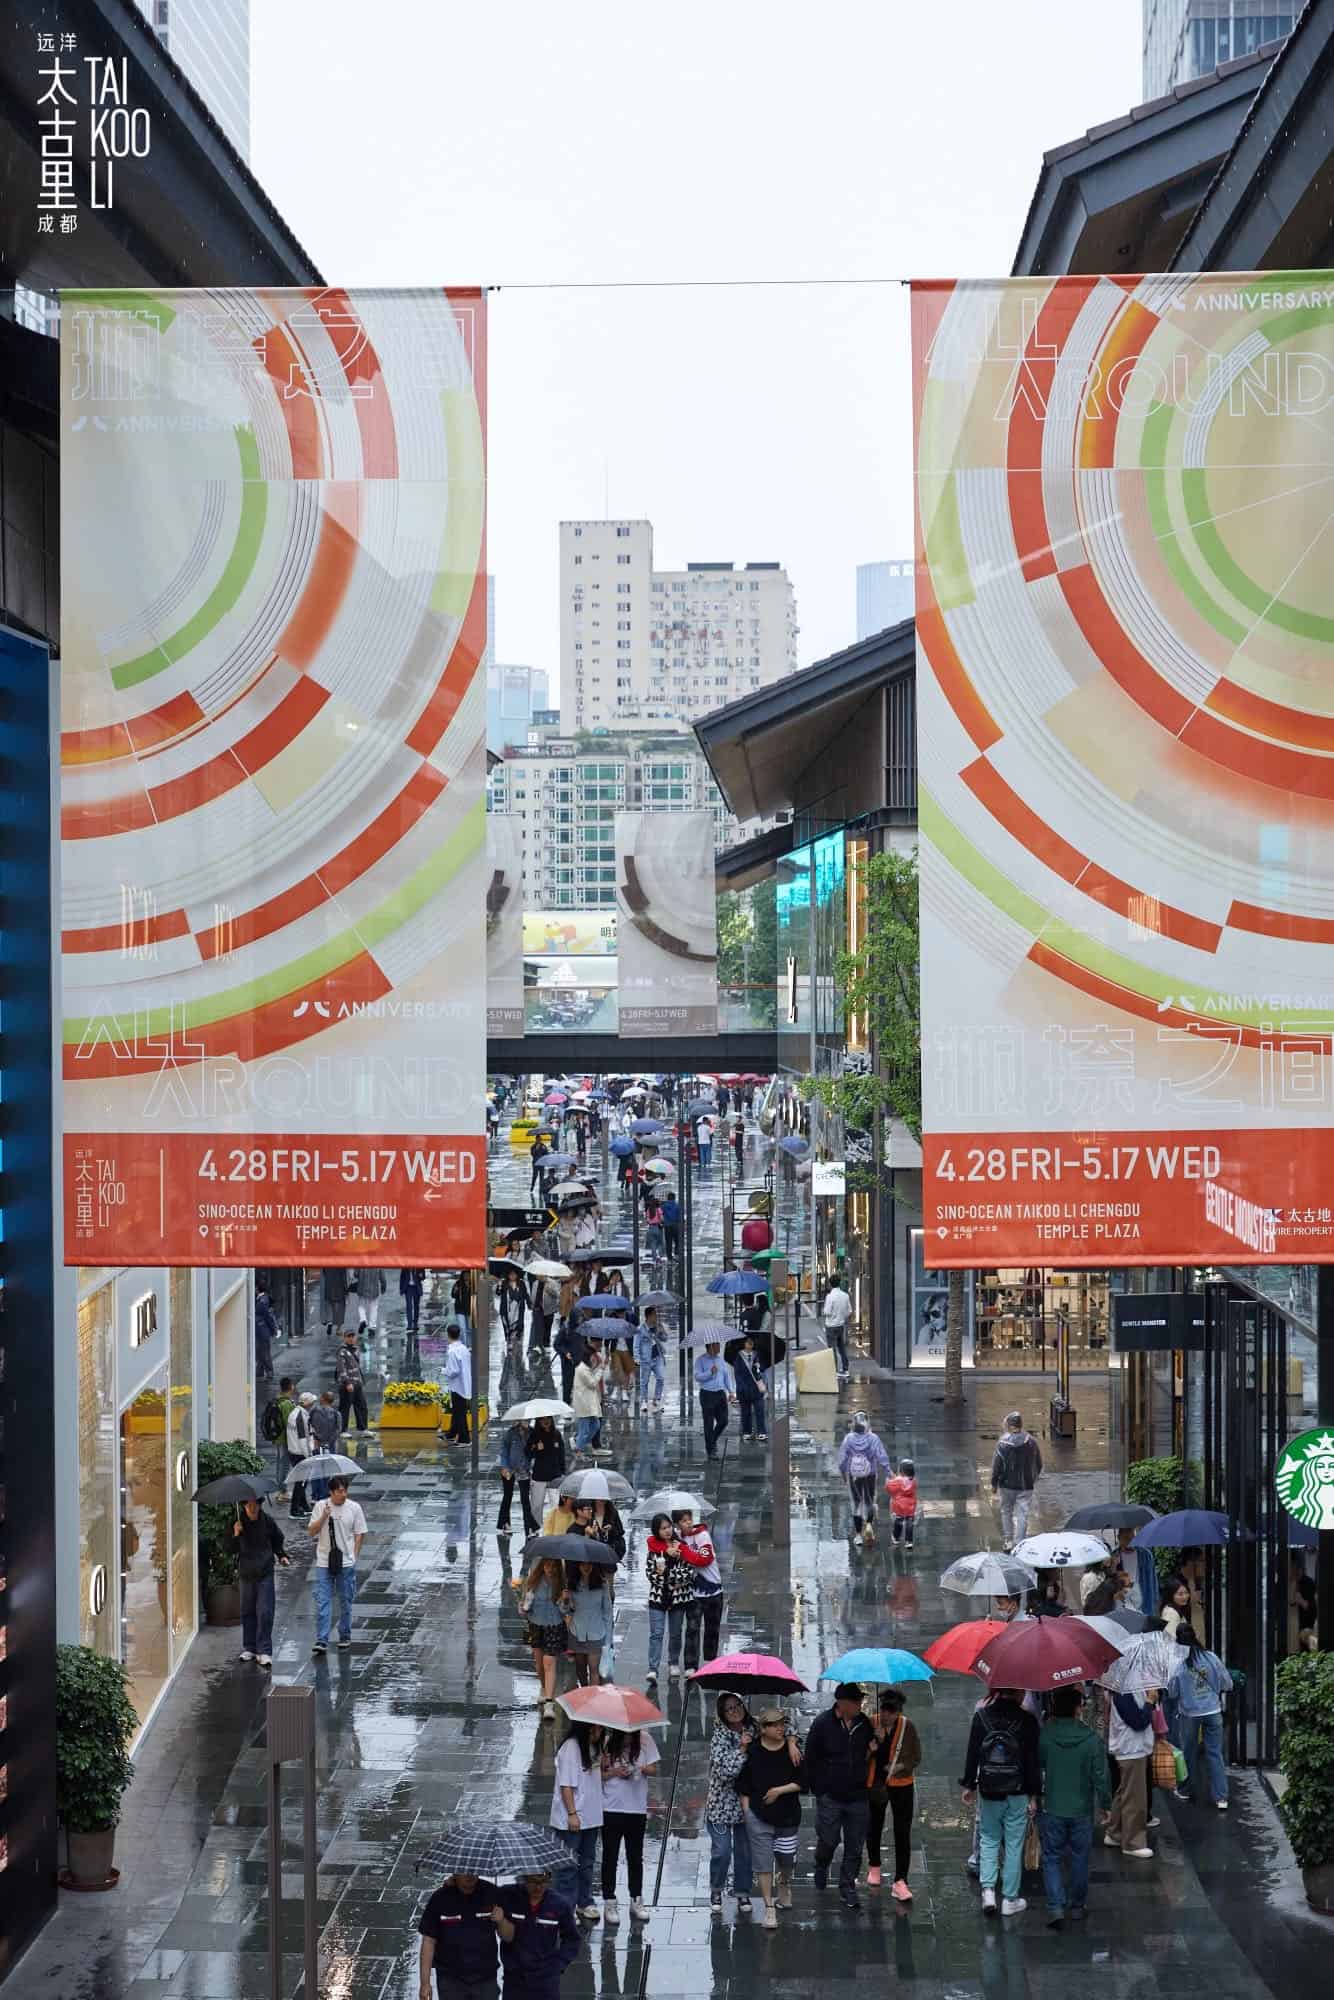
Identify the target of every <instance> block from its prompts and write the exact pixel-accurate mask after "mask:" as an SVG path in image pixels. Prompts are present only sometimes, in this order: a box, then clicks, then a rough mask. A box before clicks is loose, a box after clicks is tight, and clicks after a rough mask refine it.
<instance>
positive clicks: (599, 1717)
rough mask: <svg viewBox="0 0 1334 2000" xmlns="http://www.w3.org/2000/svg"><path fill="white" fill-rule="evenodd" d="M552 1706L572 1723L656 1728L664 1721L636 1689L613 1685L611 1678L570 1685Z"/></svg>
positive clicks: (628, 1727) (660, 1712) (608, 1727)
mask: <svg viewBox="0 0 1334 2000" xmlns="http://www.w3.org/2000/svg"><path fill="white" fill-rule="evenodd" d="M556 1706H557V1707H558V1708H563V1709H564V1710H565V1713H566V1714H567V1715H568V1716H569V1718H570V1720H571V1721H572V1722H600V1723H601V1724H602V1727H603V1728H604V1729H656V1728H657V1727H658V1726H659V1724H665V1723H666V1721H667V1717H666V1716H665V1715H664V1714H663V1712H662V1710H661V1709H660V1708H655V1707H654V1706H653V1703H652V1702H651V1701H649V1700H647V1699H646V1697H645V1696H644V1695H642V1694H641V1693H640V1692H639V1689H638V1688H630V1687H617V1685H616V1683H615V1682H614V1681H608V1682H607V1684H606V1686H605V1687H578V1688H571V1689H570V1690H569V1693H568V1694H561V1695H557V1697H556Z"/></svg>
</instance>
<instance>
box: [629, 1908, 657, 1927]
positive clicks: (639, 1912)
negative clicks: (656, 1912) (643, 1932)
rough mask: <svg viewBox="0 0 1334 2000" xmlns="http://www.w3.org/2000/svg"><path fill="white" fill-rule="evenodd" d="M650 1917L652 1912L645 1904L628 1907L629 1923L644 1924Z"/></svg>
mask: <svg viewBox="0 0 1334 2000" xmlns="http://www.w3.org/2000/svg"><path fill="white" fill-rule="evenodd" d="M652 1915H653V1912H652V1910H651V1909H650V1908H649V1906H648V1904H647V1903H631V1905H630V1921H631V1923H634V1924H646V1923H647V1922H648V1920H649V1918H650V1917H651V1916H652Z"/></svg>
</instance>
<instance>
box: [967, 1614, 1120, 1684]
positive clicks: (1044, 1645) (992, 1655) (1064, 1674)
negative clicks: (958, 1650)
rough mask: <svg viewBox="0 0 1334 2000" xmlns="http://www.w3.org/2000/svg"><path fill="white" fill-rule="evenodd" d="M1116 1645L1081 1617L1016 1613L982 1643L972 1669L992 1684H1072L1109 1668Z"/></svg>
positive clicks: (1089, 1678)
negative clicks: (1019, 1616)
mask: <svg viewBox="0 0 1334 2000" xmlns="http://www.w3.org/2000/svg"><path fill="white" fill-rule="evenodd" d="M1116 1656H1117V1655H1116V1648H1115V1646H1113V1645H1111V1644H1109V1642H1108V1641H1107V1640H1106V1639H1104V1638H1103V1637H1102V1634H1101V1633H1099V1632H1095V1631H1093V1629H1092V1628H1091V1627H1090V1626H1088V1625H1085V1624H1084V1622H1083V1620H1082V1619H1079V1618H1017V1619H1016V1620H1015V1622H1014V1623H1013V1624H1012V1625H1007V1626H1006V1628H1005V1630H1004V1631H1003V1632H998V1633H997V1635H996V1637H995V1638H994V1639H991V1640H989V1641H988V1642H987V1644H986V1645H985V1646H984V1647H983V1648H982V1651H981V1652H980V1653H979V1654H978V1656H977V1659H976V1660H975V1661H974V1663H973V1672H974V1673H975V1674H978V1675H979V1676H980V1677H981V1679H983V1680H984V1681H986V1682H987V1684H988V1686H990V1687H1003V1688H1040V1689H1048V1690H1049V1689H1051V1688H1060V1687H1072V1686H1074V1685H1075V1684H1076V1683H1077V1682H1079V1681H1091V1680H1094V1679H1096V1677H1097V1676H1098V1675H1099V1674H1101V1673H1104V1672H1105V1671H1106V1669H1107V1668H1108V1667H1109V1666H1111V1664H1112V1662H1113V1661H1114V1660H1115V1659H1116Z"/></svg>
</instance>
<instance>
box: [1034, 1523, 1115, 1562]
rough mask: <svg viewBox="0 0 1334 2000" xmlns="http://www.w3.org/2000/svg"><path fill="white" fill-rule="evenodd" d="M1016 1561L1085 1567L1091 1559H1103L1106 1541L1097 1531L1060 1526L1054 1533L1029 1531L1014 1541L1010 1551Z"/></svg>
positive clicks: (1105, 1553)
mask: <svg viewBox="0 0 1334 2000" xmlns="http://www.w3.org/2000/svg"><path fill="white" fill-rule="evenodd" d="M1010 1553H1011V1554H1012V1555H1013V1557H1014V1559H1015V1561H1016V1562H1021V1563H1027V1564H1028V1565H1029V1567H1030V1568H1031V1569H1087V1568H1088V1567H1089V1565H1090V1564H1091V1563H1105V1562H1106V1560H1107V1544H1106V1542H1104V1541H1101V1540H1100V1539H1099V1538H1098V1536H1097V1535H1085V1534H1081V1533H1080V1532H1079V1530H1076V1531H1075V1532H1074V1533H1073V1534H1071V1532H1070V1531H1069V1529H1068V1528H1062V1529H1061V1530H1060V1532H1059V1533H1058V1534H1054V1535H1029V1537H1028V1538H1027V1540H1026V1541H1022V1542H1016V1543H1015V1545H1014V1547H1013V1549H1012V1550H1011V1552H1010Z"/></svg>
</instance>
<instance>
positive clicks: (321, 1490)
mask: <svg viewBox="0 0 1334 2000" xmlns="http://www.w3.org/2000/svg"><path fill="white" fill-rule="evenodd" d="M306 1421H307V1424H308V1426H309V1429H310V1445H311V1451H312V1452H313V1453H319V1452H326V1451H337V1449H338V1445H339V1441H340V1440H341V1438H342V1435H343V1433H342V1431H341V1429H340V1428H339V1423H338V1412H337V1410H336V1409H335V1408H334V1396H333V1390H332V1389H322V1390H321V1391H320V1400H319V1402H318V1403H316V1404H315V1406H314V1407H313V1409H312V1410H311V1412H310V1415H309V1416H308V1418H307V1419H306ZM328 1497H329V1482H328V1480H327V1479H309V1480H307V1481H306V1498H307V1499H308V1500H309V1501H311V1502H314V1501H316V1500H327V1499H328Z"/></svg>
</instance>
